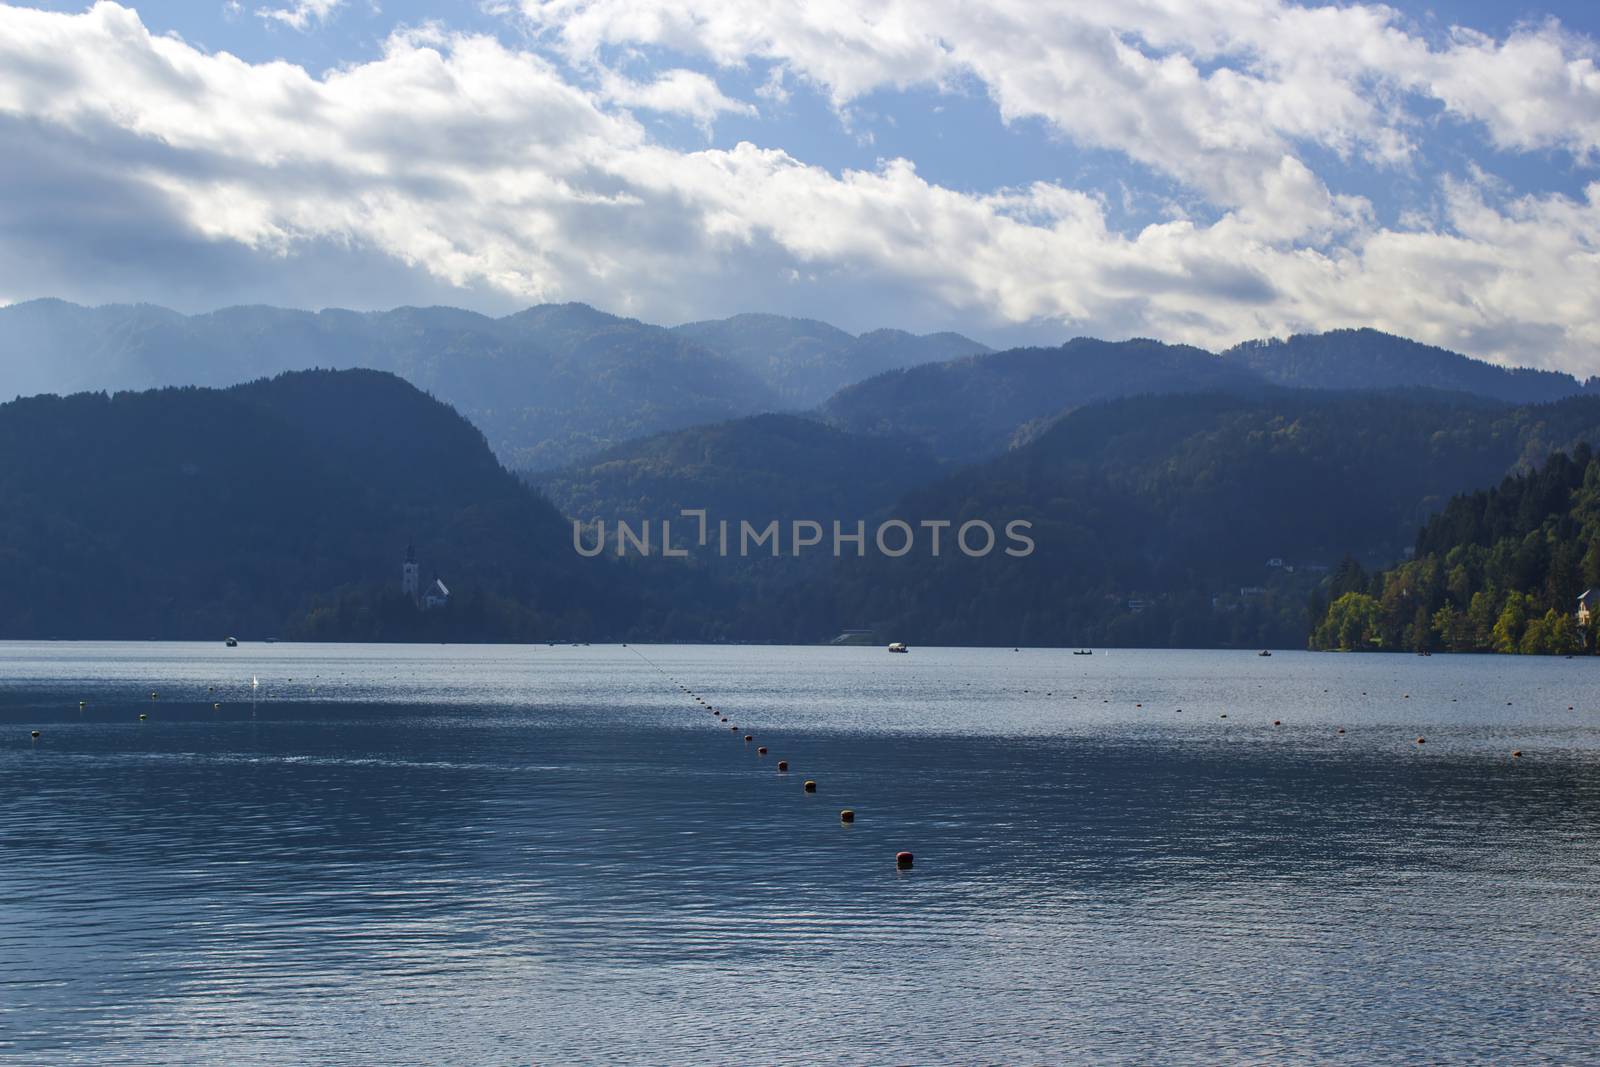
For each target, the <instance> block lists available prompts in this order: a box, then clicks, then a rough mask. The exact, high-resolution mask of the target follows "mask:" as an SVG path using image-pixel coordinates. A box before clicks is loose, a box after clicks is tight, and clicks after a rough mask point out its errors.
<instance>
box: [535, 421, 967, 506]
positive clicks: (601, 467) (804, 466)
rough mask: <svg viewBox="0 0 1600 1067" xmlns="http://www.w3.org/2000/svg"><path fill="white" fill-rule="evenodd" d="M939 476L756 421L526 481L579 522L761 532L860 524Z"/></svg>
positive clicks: (880, 441) (856, 439)
mask: <svg viewBox="0 0 1600 1067" xmlns="http://www.w3.org/2000/svg"><path fill="white" fill-rule="evenodd" d="M941 473H942V468H941V467H940V466H939V465H938V464H937V463H935V462H934V460H933V458H932V456H931V455H929V453H928V452H927V450H926V449H924V448H922V447H921V446H919V445H917V444H915V443H914V442H908V441H897V440H893V439H886V438H876V437H864V436H862V435H859V434H850V433H845V432H843V431H841V430H837V429H834V428H833V427H831V426H827V425H824V424H823V423H821V422H818V421H817V420H815V419H808V418H803V417H801V416H797V415H753V416H751V417H749V418H745V419H735V420H733V421H731V422H723V423H716V424H713V425H710V426H696V427H692V428H690V429H687V430H675V431H672V432H671V433H665V434H659V435H657V436H655V437H648V438H645V439H644V440H641V441H630V442H628V443H627V444H623V445H618V446H616V447H615V448H612V449H609V450H607V451H606V452H604V453H602V454H600V455H599V456H596V457H595V458H594V459H592V460H590V461H588V462H585V463H582V464H578V465H575V466H572V467H567V468H563V469H562V470H559V471H551V472H549V473H546V474H542V475H533V476H530V479H529V480H530V481H531V482H532V483H533V484H534V485H536V486H538V487H539V488H540V489H541V490H543V491H544V492H545V493H546V494H547V495H548V496H549V497H550V499H551V500H552V501H553V502H554V503H555V504H556V506H557V507H559V508H561V510H562V511H563V512H564V513H566V514H567V515H570V516H573V517H574V518H579V519H582V520H584V521H590V520H593V519H595V518H603V519H607V520H615V519H625V520H628V521H629V522H637V521H640V520H644V519H654V520H657V521H659V520H661V519H669V520H673V521H674V522H675V523H677V522H678V520H679V514H680V512H681V510H682V509H684V508H703V509H705V510H706V511H707V512H708V515H709V518H710V521H712V522H715V521H716V520H717V519H719V518H720V519H728V520H731V521H734V522H737V521H738V520H740V519H746V520H749V521H751V522H755V523H765V522H766V521H768V520H770V519H778V520H780V521H783V522H789V521H791V520H793V519H812V520H816V521H831V520H833V519H835V518H839V519H844V520H853V519H857V518H867V517H870V516H872V515H874V514H876V513H878V512H879V511H882V510H883V509H885V508H887V507H888V506H889V505H891V504H892V503H894V501H895V500H897V499H898V498H899V497H900V496H901V495H902V494H904V493H905V492H906V491H908V490H910V489H912V488H913V487H915V486H917V485H920V484H923V483H925V482H931V481H933V480H934V479H936V478H937V477H939V475H940V474H941Z"/></svg>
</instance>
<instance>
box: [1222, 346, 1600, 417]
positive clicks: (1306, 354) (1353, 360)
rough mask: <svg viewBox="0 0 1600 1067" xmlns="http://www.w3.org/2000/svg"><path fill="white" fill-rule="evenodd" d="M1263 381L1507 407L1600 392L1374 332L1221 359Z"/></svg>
mask: <svg viewBox="0 0 1600 1067" xmlns="http://www.w3.org/2000/svg"><path fill="white" fill-rule="evenodd" d="M1222 358H1223V360H1224V361H1226V362H1228V363H1231V364H1235V365H1237V366H1240V367H1247V368H1249V369H1250V370H1252V371H1254V372H1256V373H1257V374H1259V375H1261V377H1263V378H1265V379H1266V380H1267V381H1270V382H1273V383H1274V384H1277V385H1289V386H1295V387H1297V388H1301V389H1394V388H1400V387H1408V386H1421V387H1425V388H1429V389H1442V390H1449V391H1454V392H1462V393H1473V394H1475V395H1477V396H1485V397H1491V398H1493V399H1495V400H1504V401H1506V402H1507V403H1512V404H1537V403H1542V402H1545V401H1550V400H1560V399H1561V398H1563V397H1568V396H1573V395H1575V394H1578V393H1582V392H1590V393H1595V392H1600V380H1596V379H1593V378H1591V379H1589V381H1587V382H1580V381H1578V380H1577V379H1576V378H1574V377H1573V376H1572V375H1570V374H1563V373H1560V372H1559V371H1548V370H1533V369H1530V368H1525V367H1519V368H1509V367H1500V366H1496V365H1495V364H1493V363H1485V362H1483V361H1481V360H1476V359H1470V358H1468V357H1466V356H1463V355H1460V354H1459V353H1456V352H1451V351H1449V350H1448V349H1444V348H1437V347H1435V346H1433V345H1425V344H1421V343H1419V342H1417V341H1412V340H1408V339H1406V338H1404V337H1396V336H1394V335H1393V334H1387V333H1382V332H1380V331H1378V330H1329V331H1328V332H1326V333H1315V334H1296V335H1294V336H1293V337H1290V338H1288V339H1286V340H1271V341H1247V342H1245V343H1244V344H1241V345H1236V346H1235V347H1233V348H1230V349H1228V350H1227V351H1226V352H1223V353H1222Z"/></svg>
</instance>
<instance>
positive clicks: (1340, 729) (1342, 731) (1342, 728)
mask: <svg viewBox="0 0 1600 1067" xmlns="http://www.w3.org/2000/svg"><path fill="white" fill-rule="evenodd" d="M1339 732H1340V733H1341V734H1342V733H1344V727H1343V726H1341V727H1339Z"/></svg>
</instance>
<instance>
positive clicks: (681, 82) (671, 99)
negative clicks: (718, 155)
mask: <svg viewBox="0 0 1600 1067" xmlns="http://www.w3.org/2000/svg"><path fill="white" fill-rule="evenodd" d="M601 91H602V95H603V96H604V97H605V99H606V100H608V101H610V102H612V103H616V104H621V105H622V106H623V107H629V108H635V109H638V110H643V111H657V112H661V113H663V114H673V115H683V116H686V117H688V118H691V119H693V120H694V121H695V122H696V123H697V124H699V126H700V127H701V129H702V130H704V131H706V132H707V133H709V132H710V130H711V124H712V122H714V121H715V120H716V119H717V118H718V117H719V116H721V115H724V114H735V115H754V114H755V113H756V109H755V107H754V106H752V105H750V104H747V103H745V102H744V101H742V100H733V99H730V98H729V97H727V96H725V95H723V92H722V90H721V89H719V88H717V83H716V82H714V81H712V80H711V79H710V78H708V77H706V76H705V75H704V74H701V73H700V72H698V71H693V70H682V69H678V70H669V71H665V72H663V73H661V74H659V75H658V76H656V77H655V78H653V79H651V80H650V81H648V82H637V81H633V80H631V79H629V78H625V77H623V76H622V75H620V74H617V73H616V72H614V71H610V70H606V71H604V72H602V75H601Z"/></svg>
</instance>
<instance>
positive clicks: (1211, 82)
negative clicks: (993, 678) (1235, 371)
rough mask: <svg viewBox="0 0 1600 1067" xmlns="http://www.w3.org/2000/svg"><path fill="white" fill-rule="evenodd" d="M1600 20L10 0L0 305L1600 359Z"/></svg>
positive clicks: (1478, 13)
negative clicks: (545, 308) (527, 316)
mask: <svg viewBox="0 0 1600 1067" xmlns="http://www.w3.org/2000/svg"><path fill="white" fill-rule="evenodd" d="M1597 41H1600V5H1596V4H1594V3H1593V2H1592V0H1560V2H1551V3H1549V4H1546V5H1544V6H1523V5H1521V4H1520V3H1518V2H1517V0H1510V2H1491V0H1473V2H1458V3H1435V4H1423V3H1411V2H1404V3H1400V4H1396V5H1392V6H1375V5H1340V6H1317V5H1313V4H1300V3H1293V2H1289V0H1120V2H1118V3H1115V4H1107V3H1099V2H1094V3H1089V2H1082V3H1079V2H1067V0H988V2H987V3H982V4H980V3H974V2H973V0H811V2H809V3H805V4H797V3H793V2H791V0H434V2H421V0H237V2H224V0H183V2H167V3H145V4H138V5H134V4H132V3H131V2H130V3H129V4H127V5H120V4H118V3H112V2H103V3H97V4H92V5H90V4H86V3H83V2H70V3H68V2H44V3H33V4H13V5H7V4H3V3H0V302H10V301H15V300H23V299H28V298H32V297H38V296H61V297H65V298H67V299H71V300H77V301H80V302H85V303H101V302H108V301H126V300H146V301H152V302H156V303H162V304H167V305H169V306H175V307H178V308H181V309H184V310H204V309H210V308H214V307H218V306H222V305H227V304H234V303H276V304H285V305H292V306H301V307H323V306H333V305H338V306H348V307H359V308H375V307H389V306H393V305H396V304H403V303H448V304H455V305H459V306H465V307H472V308H476V309H479V310H484V311H491V312H499V311H508V310H512V309H515V308H517V307H521V306H524V305H527V304H530V303H539V302H544V301H562V300H582V301H586V302H589V303H592V304H595V305H597V306H600V307H603V308H606V309H608V310H611V311H615V312H619V313H623V314H630V315H636V316H638V317H641V318H645V319H648V320H651V321H657V322H668V323H671V322H679V321H684V320H688V319H695V318H705V317H713V316H721V315H726V314H732V313H734V312H738V311H744V310H768V311H777V312H783V313H787V314H803V315H813V316H816V317H820V318H824V319H828V320H829V321H833V322H836V323H838V324H839V325H841V326H844V327H846V328H851V329H865V328H869V327H873V326H878V325H893V326H901V327H906V328H912V329H917V330H932V329H959V330H963V331H965V332H967V333H969V334H972V335H973V336H976V337H979V338H981V339H984V340H987V341H990V342H991V343H1007V342H1012V341H1023V340H1027V341H1056V340H1060V339H1063V338H1065V337H1068V336H1072V335H1076V334H1093V335H1098V336H1106V337H1126V336H1131V335H1144V336H1154V337H1159V338H1163V339H1168V340H1183V341H1190V342H1194V343H1198V344H1202V345H1206V346H1208V347H1213V348H1215V347H1220V346H1224V345H1227V344H1231V343H1233V342H1235V341H1238V340H1242V339H1245V338H1249V337H1257V336H1269V335H1283V334H1287V333H1291V332H1295V331H1303V330H1320V329H1327V328H1331V327H1336V326H1355V325H1372V326H1377V327H1379V328H1382V329H1386V330H1391V331H1394V332H1396V333H1402V334H1406V335H1409V336H1413V337H1418V338H1421V339H1424V340H1427V341H1431V342H1434V343H1438V344H1443V345H1447V346H1449V347H1452V348H1456V349H1458V350H1462V351H1466V352H1469V353H1472V354H1474V355H1478V356H1482V357H1484V358H1489V359H1495V360H1498V361H1501V362H1508V363H1524V364H1532V365H1542V366H1554V367H1561V368H1564V369H1569V370H1574V371H1578V372H1581V373H1600V68H1597V61H1600V44H1597Z"/></svg>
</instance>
